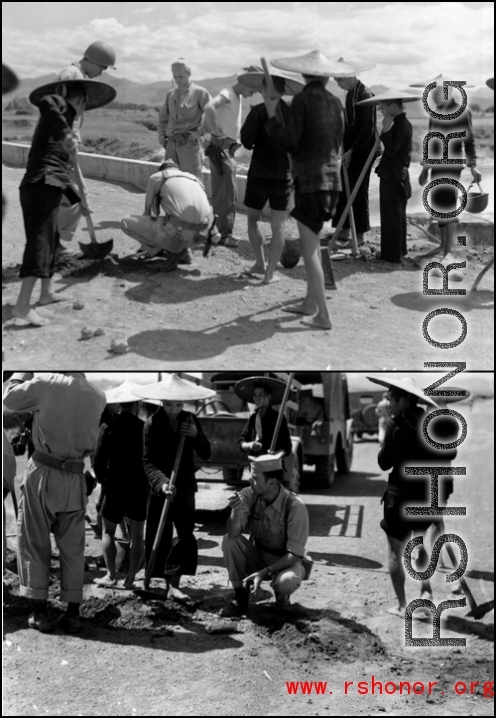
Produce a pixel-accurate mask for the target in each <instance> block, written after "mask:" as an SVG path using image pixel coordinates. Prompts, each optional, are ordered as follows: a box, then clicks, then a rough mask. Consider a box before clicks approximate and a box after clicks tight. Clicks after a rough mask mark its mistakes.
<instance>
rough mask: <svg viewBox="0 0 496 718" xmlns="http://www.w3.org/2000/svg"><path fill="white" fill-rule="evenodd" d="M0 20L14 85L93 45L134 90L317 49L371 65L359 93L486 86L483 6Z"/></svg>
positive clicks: (117, 10) (488, 5) (178, 10)
mask: <svg viewBox="0 0 496 718" xmlns="http://www.w3.org/2000/svg"><path fill="white" fill-rule="evenodd" d="M2 16H3V17H2V45H3V61H4V62H5V63H6V64H8V65H9V66H10V67H11V68H12V69H13V70H14V71H15V72H16V73H17V74H18V76H19V77H20V79H21V80H22V78H23V77H26V78H31V77H38V76H40V75H44V74H49V73H52V72H56V71H58V70H59V69H60V68H62V67H64V66H66V65H68V64H70V63H71V62H73V61H75V60H79V59H80V58H81V57H82V55H83V52H84V50H85V48H86V47H87V46H88V44H89V43H90V42H92V41H94V40H104V41H106V42H108V43H109V44H111V45H112V46H113V47H114V49H115V50H116V53H117V70H116V71H115V74H116V76H118V77H124V78H126V79H128V80H131V81H134V82H138V83H151V82H158V81H162V80H167V81H168V80H170V79H171V73H170V63H171V62H172V61H173V60H174V59H175V58H176V57H179V56H183V57H185V58H186V59H187V60H188V62H189V63H190V65H191V68H192V79H194V78H195V77H196V78H197V79H206V78H212V77H225V76H228V75H232V74H233V73H235V72H236V71H237V70H239V69H240V68H242V67H244V66H247V65H249V64H253V63H256V64H260V60H259V58H260V57H261V56H265V57H266V58H267V59H268V60H270V59H275V58H281V57H290V56H295V55H302V54H305V53H307V52H310V51H312V50H316V49H318V50H320V51H321V52H323V53H324V54H326V55H327V56H328V57H329V58H331V59H334V60H337V59H338V58H339V57H344V58H345V59H352V60H357V61H364V62H371V63H375V64H376V68H375V69H374V70H371V71H368V72H367V73H364V75H363V80H364V82H366V84H368V85H377V84H381V85H387V86H392V87H396V88H403V87H406V86H407V85H408V84H409V83H410V82H414V81H425V82H426V83H427V81H428V80H430V79H431V78H432V77H434V76H436V75H438V74H439V73H441V72H443V73H444V74H446V75H448V76H451V77H452V78H453V79H457V80H466V81H467V82H468V83H470V84H474V85H475V86H476V88H477V87H480V86H483V85H484V83H485V81H486V79H488V78H489V77H492V76H493V69H492V68H493V64H494V59H493V40H492V38H493V32H494V28H493V25H494V4H493V3H492V2H358V3H341V2H284V3H283V2H265V3H259V2H252V3H250V2H248V3H247V2H244V3H220V2H175V3H168V2H142V3H136V2H120V3H117V2H98V3H96V2H84V3H71V2H64V3H46V2H22V3H19V2H4V3H3V4H2ZM455 76H456V77H455Z"/></svg>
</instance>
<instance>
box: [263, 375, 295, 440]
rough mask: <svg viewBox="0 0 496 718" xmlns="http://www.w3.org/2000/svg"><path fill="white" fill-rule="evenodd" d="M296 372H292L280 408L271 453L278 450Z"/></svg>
mask: <svg viewBox="0 0 496 718" xmlns="http://www.w3.org/2000/svg"><path fill="white" fill-rule="evenodd" d="M294 375H295V373H294V371H292V372H291V374H290V375H289V378H288V383H287V384H286V388H285V390H284V397H283V400H282V403H281V406H280V407H279V415H278V417H277V423H276V427H275V429H274V434H273V436H272V442H271V444H270V449H269V453H271V452H274V451H275V450H276V444H277V437H278V436H279V430H280V428H281V424H282V417H283V416H284V408H285V406H286V402H287V400H288V396H289V392H290V391H291V384H292V383H293V379H294Z"/></svg>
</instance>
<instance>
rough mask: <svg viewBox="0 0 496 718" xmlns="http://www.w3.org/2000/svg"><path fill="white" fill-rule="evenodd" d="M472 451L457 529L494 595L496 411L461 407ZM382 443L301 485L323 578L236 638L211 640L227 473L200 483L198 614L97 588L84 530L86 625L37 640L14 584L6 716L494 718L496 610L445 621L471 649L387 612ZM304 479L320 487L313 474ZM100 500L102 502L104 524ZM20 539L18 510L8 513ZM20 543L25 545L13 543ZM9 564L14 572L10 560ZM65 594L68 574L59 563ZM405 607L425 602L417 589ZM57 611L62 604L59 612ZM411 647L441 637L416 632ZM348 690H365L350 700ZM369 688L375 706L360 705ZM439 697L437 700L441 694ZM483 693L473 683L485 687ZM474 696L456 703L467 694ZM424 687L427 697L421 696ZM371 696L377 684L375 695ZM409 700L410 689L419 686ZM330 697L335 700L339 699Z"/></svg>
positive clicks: (445, 631)
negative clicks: (347, 468)
mask: <svg viewBox="0 0 496 718" xmlns="http://www.w3.org/2000/svg"><path fill="white" fill-rule="evenodd" d="M458 408H459V410H460V412H461V413H463V414H464V416H465V417H466V420H467V423H468V427H469V432H470V433H469V439H470V440H468V439H467V441H466V442H464V444H462V446H461V447H460V450H459V455H458V457H457V465H463V466H466V467H467V474H466V476H465V477H463V476H461V477H457V478H456V479H455V492H454V495H453V498H452V501H451V504H452V505H454V506H466V507H467V516H456V517H447V520H446V524H447V527H449V529H450V530H452V531H453V532H455V533H457V534H458V535H459V536H461V537H462V538H463V539H464V541H465V542H466V544H467V547H468V551H469V564H468V570H467V572H466V574H465V577H466V579H467V580H468V582H469V584H470V586H471V588H472V590H473V592H474V594H475V597H476V600H477V601H478V602H484V601H486V600H488V599H489V598H492V597H493V586H492V584H493V582H494V563H493V538H492V535H493V532H492V527H493V524H494V510H493V476H494V466H493V457H492V449H491V444H492V422H493V418H494V413H493V404H492V402H490V401H488V400H486V401H482V400H481V401H477V402H476V403H475V406H474V407H473V408H470V407H469V406H468V405H462V404H459V405H458ZM377 450H378V444H377V442H376V441H375V440H372V439H369V440H367V441H359V442H357V443H356V444H355V457H354V464H353V471H352V473H351V474H350V475H348V476H340V477H338V478H337V480H336V482H335V484H334V485H333V487H332V488H331V489H328V490H315V489H311V488H309V485H308V483H307V484H303V485H302V498H303V500H304V501H305V503H306V504H307V506H308V509H309V513H310V534H311V536H310V540H309V545H308V548H309V550H310V553H311V554H312V556H313V558H314V560H315V566H314V570H313V573H312V576H311V579H310V581H308V582H306V583H304V584H303V586H302V587H301V589H300V590H299V591H298V592H297V594H295V596H294V606H293V609H292V611H291V613H289V614H288V615H282V614H279V615H278V614H275V612H274V610H273V608H272V607H271V605H270V600H271V595H270V591H265V592H264V594H263V597H262V600H261V602H260V603H259V604H258V605H257V607H255V608H254V609H253V612H252V614H251V620H243V621H241V622H240V624H239V627H238V628H239V630H238V632H236V633H233V634H231V635H227V634H220V635H210V634H208V633H207V632H206V631H205V626H206V624H208V623H209V622H210V621H211V620H212V619H215V617H216V615H217V611H218V610H219V609H220V607H221V606H222V605H223V604H224V602H225V601H226V599H227V598H228V597H229V595H230V590H228V588H227V584H226V572H225V569H224V568H223V566H222V557H221V551H220V542H221V537H222V535H223V532H224V521H225V511H224V510H225V507H226V504H227V496H228V495H229V493H230V491H231V489H230V488H228V487H227V486H225V485H224V484H223V483H222V482H220V481H218V480H217V477H216V475H212V474H206V473H202V475H201V476H200V477H199V481H200V490H199V493H198V512H197V534H196V535H197V538H198V542H199V548H200V566H199V571H198V575H197V576H196V578H194V579H191V580H189V581H186V582H185V590H186V591H187V592H188V593H189V594H190V595H191V596H192V598H193V599H194V600H195V601H196V602H197V604H196V605H195V606H193V607H191V608H189V609H186V608H184V607H178V606H177V605H175V604H173V602H172V601H167V602H166V603H165V605H164V604H163V603H162V602H160V601H157V602H154V601H152V602H142V601H141V599H138V598H136V597H134V596H133V595H132V594H128V593H125V592H121V591H108V590H105V589H101V588H96V587H94V586H93V585H92V580H93V578H94V577H95V576H98V575H102V573H103V571H102V569H101V568H98V567H97V565H96V558H97V556H98V555H99V554H100V549H99V545H98V543H97V542H96V541H95V539H94V538H93V537H92V533H91V531H90V530H88V532H87V535H86V537H87V548H86V559H87V562H88V564H89V569H90V570H89V571H87V572H86V579H85V580H86V586H85V604H84V617H85V620H84V629H83V631H82V633H81V634H80V635H77V636H67V635H64V634H63V633H62V632H60V631H56V632H55V633H53V634H51V635H43V634H39V633H36V632H34V631H32V630H30V629H28V628H26V620H27V616H28V613H29V606H28V605H27V604H26V602H24V601H22V600H20V599H19V598H18V596H17V593H18V589H17V585H16V580H15V578H13V577H12V576H11V577H10V578H8V582H9V584H10V586H11V593H8V594H6V597H5V599H4V601H5V605H4V632H5V642H4V661H5V669H4V715H24V716H41V715H52V716H57V715H69V716H77V715H95V716H96V715H111V716H114V715H115V716H135V715H157V716H163V715H212V716H213V715H376V714H384V713H385V714H389V715H429V716H433V715H492V714H493V700H492V699H490V698H487V697H484V696H483V690H484V682H486V681H491V680H492V676H493V662H492V657H491V653H492V646H493V643H492V641H493V621H494V618H493V613H489V614H487V615H486V616H485V618H484V619H483V620H481V621H474V620H473V619H470V618H466V617H465V615H466V613H467V609H454V610H452V611H450V612H445V613H443V617H444V618H446V617H447V620H443V624H442V634H441V635H442V636H443V637H454V638H460V637H462V638H466V641H467V645H466V647H441V648H406V647H405V645H404V623H403V621H402V620H400V619H397V618H396V617H393V616H391V615H389V614H387V613H386V612H385V611H386V608H387V607H388V606H390V605H392V603H393V596H394V594H393V590H392V587H391V583H390V579H389V575H388V571H387V551H386V539H385V536H384V534H383V532H382V531H380V529H379V528H378V523H379V520H380V518H381V515H382V509H381V505H380V503H379V502H380V497H381V496H382V494H383V492H384V489H385V484H386V481H387V476H386V475H385V474H384V473H382V472H381V471H380V470H379V469H378V467H377V463H376V456H377ZM306 479H307V480H308V479H311V474H310V472H309V473H308V474H306ZM95 501H96V497H95V496H93V497H92V498H91V506H90V508H89V511H90V513H92V515H94V504H95ZM7 508H8V511H9V515H8V523H7V527H8V529H7V530H8V531H11V530H12V525H13V524H12V508H11V504H10V500H9V501H7ZM10 545H11V546H12V545H13V543H12V540H11V541H10ZM9 558H10V563H9V567H10V569H12V570H15V562H14V561H13V555H12V554H10V555H9ZM447 571H448V570H447V568H446V567H444V568H443V567H442V566H441V568H440V570H439V571H438V572H436V574H435V576H434V579H433V583H434V592H435V598H436V602H439V601H441V600H446V599H447V598H448V597H450V593H449V588H448V587H447V584H446V583H445V575H446V573H447ZM52 574H53V585H52V588H51V592H52V593H53V595H54V597H55V596H56V593H57V590H58V562H57V561H54V562H53V564H52ZM407 597H408V599H409V600H412V599H413V598H415V597H418V583H417V582H416V581H413V580H412V579H408V583H407ZM51 606H52V611H53V613H54V614H57V613H58V612H60V611H61V608H60V607H58V606H57V604H56V603H55V602H54V601H52V602H51ZM414 635H416V636H419V635H423V636H429V635H432V628H431V627H430V625H428V624H424V623H423V622H422V621H415V627H414ZM372 676H374V677H375V680H376V681H377V680H378V681H381V682H382V683H383V686H384V685H385V683H386V682H389V688H388V690H389V691H392V690H393V689H394V686H393V685H392V684H393V683H394V684H396V685H398V684H399V682H400V681H403V682H410V684H411V685H413V683H415V682H416V683H417V687H416V691H417V694H414V693H411V694H410V695H406V694H403V695H399V693H398V692H397V691H396V692H395V693H394V694H391V695H386V694H385V693H384V692H383V693H382V695H381V694H379V693H378V690H379V688H378V687H376V689H375V691H376V692H375V695H371V692H370V691H371V682H372ZM289 681H321V682H324V681H326V682H327V685H326V686H325V688H324V689H323V688H322V686H321V687H320V689H319V690H324V693H323V694H317V693H316V692H315V689H314V692H312V693H311V694H310V693H309V694H306V695H304V694H302V693H301V688H300V689H299V692H298V694H296V695H289V694H288V689H287V685H286V682H289ZM345 681H353V682H354V683H353V684H350V685H349V686H348V694H345V691H344V683H345ZM358 681H365V682H367V683H368V684H369V685H368V691H369V692H368V694H363V695H360V694H359V693H358V686H357V682H358ZM429 681H430V682H432V683H436V685H435V686H431V691H432V692H431V694H429V693H428V683H429ZM477 681H478V682H479V684H478V685H474V686H473V687H472V691H473V693H472V694H470V684H471V682H474V684H475V683H477ZM459 682H463V683H464V684H467V685H468V689H467V692H466V693H465V694H460V695H457V694H456V692H455V689H454V686H455V684H458V686H457V689H458V691H463V685H462V683H459ZM421 683H423V684H424V686H425V689H424V690H423V691H422V692H421V685H420V684H421ZM363 689H364V690H365V687H363ZM404 690H407V689H406V687H405V688H404ZM331 691H332V693H331Z"/></svg>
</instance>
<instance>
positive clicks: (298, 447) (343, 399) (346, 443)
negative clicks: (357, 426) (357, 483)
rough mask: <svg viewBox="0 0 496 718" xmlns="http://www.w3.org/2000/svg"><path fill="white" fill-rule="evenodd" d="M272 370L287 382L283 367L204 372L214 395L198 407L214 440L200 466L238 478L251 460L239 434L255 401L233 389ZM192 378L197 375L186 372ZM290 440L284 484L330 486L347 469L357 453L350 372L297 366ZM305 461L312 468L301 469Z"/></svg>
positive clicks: (233, 481)
mask: <svg viewBox="0 0 496 718" xmlns="http://www.w3.org/2000/svg"><path fill="white" fill-rule="evenodd" d="M255 374H256V375H257V376H270V377H273V378H277V379H281V380H282V381H284V382H285V383H287V382H288V379H289V374H287V373H285V372H265V373H263V372H253V371H252V372H247V371H243V372H221V373H213V372H208V373H204V374H203V377H202V383H203V384H205V385H207V386H210V388H213V389H214V390H215V392H216V395H215V397H212V398H210V399H207V400H203V401H199V402H196V405H195V408H194V411H195V413H196V415H197V416H198V419H199V421H200V423H201V426H202V429H203V431H204V432H205V434H206V436H207V438H208V439H209V441H210V444H211V447H212V455H211V457H210V459H209V460H208V461H207V462H205V461H204V460H201V459H200V458H198V460H197V468H203V469H204V470H206V471H209V470H211V469H217V470H220V471H222V474H223V478H224V480H225V481H226V482H227V483H229V484H236V483H239V482H240V481H241V480H242V478H243V474H244V471H245V469H246V468H247V467H248V464H249V461H248V456H247V454H245V453H243V452H242V451H241V449H240V447H239V438H240V436H241V433H242V431H243V428H244V426H245V424H246V422H247V421H248V417H249V416H250V414H251V412H252V410H253V406H251V405H249V404H246V403H245V402H243V400H242V399H240V398H239V397H238V396H237V395H236V394H235V393H234V385H235V384H236V382H238V381H240V380H241V379H243V378H246V377H249V376H254V375H255ZM188 378H190V379H192V378H193V377H188ZM284 413H285V416H286V419H287V422H288V426H289V430H290V434H291V443H292V452H291V455H290V456H287V457H285V459H284V465H285V485H286V486H288V487H289V488H290V489H291V490H292V491H294V492H295V493H298V491H299V490H300V485H301V484H302V483H303V482H309V483H311V484H313V485H314V486H318V487H321V488H327V487H329V486H331V485H332V483H333V482H334V478H335V475H336V473H343V474H346V473H349V471H350V470H351V464H352V457H353V440H352V433H351V423H352V421H351V414H350V406H349V396H348V387H347V380H346V375H345V374H343V373H341V372H296V374H295V375H294V378H293V380H292V383H291V392H290V395H289V399H288V401H287V403H286V406H285V410H284ZM304 465H307V466H314V467H315V470H314V472H305V473H304V471H303V467H304Z"/></svg>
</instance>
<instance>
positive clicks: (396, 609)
mask: <svg viewBox="0 0 496 718" xmlns="http://www.w3.org/2000/svg"><path fill="white" fill-rule="evenodd" d="M405 610H406V609H405V608H404V607H402V606H391V608H388V609H387V611H386V613H390V614H391V615H392V616H398V618H405Z"/></svg>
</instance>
